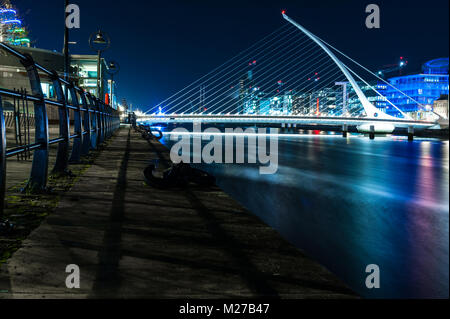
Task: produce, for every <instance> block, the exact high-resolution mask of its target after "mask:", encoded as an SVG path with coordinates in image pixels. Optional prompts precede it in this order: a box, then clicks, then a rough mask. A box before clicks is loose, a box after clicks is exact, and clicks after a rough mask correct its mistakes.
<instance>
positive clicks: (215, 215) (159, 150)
mask: <svg viewBox="0 0 450 319" xmlns="http://www.w3.org/2000/svg"><path fill="white" fill-rule="evenodd" d="M155 158H162V159H167V158H168V152H167V150H166V149H165V148H164V146H162V145H161V144H159V143H158V142H151V143H147V142H146V141H144V140H143V139H141V138H140V136H139V134H137V133H135V132H134V131H132V130H131V131H129V130H128V129H127V128H122V129H121V130H120V131H119V132H118V133H116V136H115V137H114V138H113V140H112V142H111V143H110V144H109V145H108V146H107V148H106V149H105V150H104V151H103V152H102V153H101V154H100V156H99V157H98V158H97V159H96V161H95V163H94V165H92V166H91V167H90V168H89V169H88V170H87V171H86V172H85V173H84V175H83V176H82V177H81V178H80V179H79V180H78V182H77V183H76V184H75V185H74V187H73V188H72V190H71V191H69V192H68V193H66V195H64V196H63V198H62V199H61V200H60V202H59V205H58V208H57V209H56V211H54V212H53V213H52V215H51V216H50V217H48V218H47V219H46V221H45V222H44V223H43V224H42V225H41V226H40V227H39V228H37V229H36V230H35V231H34V232H33V233H32V234H31V235H30V236H29V238H28V239H27V240H26V241H24V245H23V248H21V249H20V250H19V251H17V252H16V253H15V254H14V256H13V257H12V258H11V259H9V260H8V262H7V263H6V264H4V265H2V266H1V267H0V298H2V297H3V298H5V297H20V298H59V297H64V298H105V297H110V298H138V297H139V298H186V297H198V298H218V297H224V298H229V297H243V296H252V297H257V296H271V297H282V298H303V297H307V298H311V297H318V298H348V297H355V296H354V294H353V293H352V292H351V291H350V290H349V289H347V288H346V287H345V285H343V284H342V283H341V282H340V281H339V280H338V279H337V278H335V277H334V276H333V275H332V274H330V273H329V272H328V271H327V270H326V269H324V268H323V267H322V266H320V265H319V264H317V263H316V262H315V261H312V260H311V259H309V258H308V257H306V256H305V255H304V254H303V253H302V252H301V251H300V250H298V249H296V248H295V247H293V246H292V245H290V244H289V243H287V242H286V241H284V240H283V239H282V238H281V237H280V235H278V234H277V233H276V232H275V231H274V230H273V229H271V228H270V227H268V226H266V225H265V224H263V223H262V222H261V221H260V220H259V219H258V218H256V217H255V216H253V215H252V214H251V213H249V212H248V211H246V210H245V209H244V208H243V207H242V206H240V205H239V204H238V203H236V202H235V201H233V200H232V199H230V198H229V197H228V196H227V195H226V194H225V193H224V192H222V191H221V190H220V189H218V188H214V189H209V190H205V189H200V188H194V187H192V188H188V189H185V190H181V191H165V190H164V191H163V190H155V189H152V188H150V187H148V186H145V185H144V183H143V177H142V170H143V169H144V168H145V166H146V165H147V164H148V163H149V161H150V160H151V159H155ZM69 264H76V265H78V266H79V267H80V271H81V289H78V290H69V289H67V288H66V286H65V280H66V276H67V274H66V273H65V269H66V266H67V265H69Z"/></svg>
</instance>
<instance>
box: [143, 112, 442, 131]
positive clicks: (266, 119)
mask: <svg viewBox="0 0 450 319" xmlns="http://www.w3.org/2000/svg"><path fill="white" fill-rule="evenodd" d="M137 120H138V121H139V122H151V123H158V122H160V123H175V124H176V123H192V122H195V121H200V122H205V123H241V124H299V125H301V124H323V125H355V126H357V125H363V124H367V123H389V124H392V125H393V126H395V127H399V128H408V127H411V126H412V127H414V128H416V129H425V128H429V127H432V126H434V125H436V123H435V122H431V121H415V120H408V119H402V118H397V119H374V118H367V117H342V116H308V115H258V114H251V115H250V114H249V115H246V114H167V115H142V116H137Z"/></svg>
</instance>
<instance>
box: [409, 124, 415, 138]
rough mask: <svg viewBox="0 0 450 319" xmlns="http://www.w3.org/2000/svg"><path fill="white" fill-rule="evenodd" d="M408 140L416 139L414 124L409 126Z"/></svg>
mask: <svg viewBox="0 0 450 319" xmlns="http://www.w3.org/2000/svg"><path fill="white" fill-rule="evenodd" d="M408 141H410V142H412V141H414V126H408Z"/></svg>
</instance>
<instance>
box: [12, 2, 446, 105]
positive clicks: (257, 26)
mask: <svg viewBox="0 0 450 319" xmlns="http://www.w3.org/2000/svg"><path fill="white" fill-rule="evenodd" d="M12 2H13V4H15V5H16V7H17V8H18V9H19V11H20V14H21V16H22V18H23V19H24V20H25V23H26V25H27V26H28V27H29V29H30V30H31V38H32V40H35V45H36V46H37V47H40V48H44V49H51V50H58V51H61V49H62V45H63V32H64V30H63V23H64V0H40V1H36V0H15V1H14V0H12ZM70 2H72V3H76V4H78V5H79V6H80V9H81V29H73V30H72V31H71V40H72V41H77V42H78V44H77V45H73V46H71V52H72V53H80V54H88V53H91V52H90V49H89V46H88V40H87V39H88V38H89V35H90V34H91V33H92V32H94V31H96V29H98V28H102V29H103V30H105V31H106V32H108V33H109V35H110V37H111V39H112V46H111V48H110V50H109V51H108V52H107V53H106V57H107V58H110V59H114V60H116V61H118V62H119V63H120V65H121V71H120V74H119V75H118V77H117V80H118V94H119V96H120V97H125V98H127V100H128V101H129V102H131V103H133V105H134V106H138V107H141V108H142V109H146V108H147V107H150V106H151V105H155V104H156V103H158V102H159V101H161V100H163V99H164V98H166V97H168V96H170V95H171V94H173V93H174V92H177V91H178V90H180V89H182V88H183V87H185V86H186V85H188V84H189V83H191V82H193V81H194V80H196V79H198V78H199V77H201V76H202V75H203V74H206V73H207V72H209V71H210V70H212V69H214V68H215V67H216V66H218V65H220V64H222V63H223V62H224V61H226V60H227V59H229V58H231V57H232V56H234V55H236V54H237V53H239V52H240V51H242V50H244V49H246V48H247V47H249V46H251V45H252V44H253V43H254V42H256V41H257V40H259V39H261V38H263V37H264V36H265V35H267V34H269V33H271V32H272V31H274V30H275V29H277V28H278V27H280V26H282V25H283V24H284V23H287V22H286V21H285V20H283V19H282V17H281V14H280V11H281V10H282V9H286V10H287V14H288V15H289V16H290V17H291V18H293V19H294V20H296V21H298V22H299V23H301V24H302V25H303V26H305V27H306V28H308V29H309V30H310V31H311V32H313V33H315V34H316V35H318V36H319V37H321V38H322V39H324V40H326V41H327V42H329V43H330V44H332V45H334V46H336V47H337V48H339V49H340V50H341V51H343V52H345V53H347V54H349V55H350V56H351V57H353V58H355V59H356V60H358V61H359V62H360V63H362V64H364V65H365V66H367V67H369V68H371V69H373V70H377V69H378V68H380V66H383V65H386V64H392V63H396V62H397V60H398V58H399V57H400V56H406V57H408V59H409V66H408V71H413V70H414V69H419V68H420V65H421V64H422V63H423V62H425V61H426V60H429V59H433V58H438V57H448V55H449V53H448V52H449V31H448V29H449V8H448V6H449V1H448V0H427V1H424V0H420V1H419V0H409V1H397V0H390V1H374V0H367V1H362V0H342V1H338V0H335V1H325V0H323V1H322V0H315V1H302V0H296V1H293V0H288V1H282V0H281V1H279V0H273V1H265V0H259V1H245V0H240V1H235V0H228V1H222V0H197V1H173V0H160V1H152V0H148V1H147V0H139V1H138V0H122V1H117V0H73V1H70ZM370 3H376V4H378V5H379V6H380V9H381V28H380V29H370V30H369V29H367V28H366V27H365V19H366V15H367V14H366V13H365V7H366V6H367V5H368V4H370Z"/></svg>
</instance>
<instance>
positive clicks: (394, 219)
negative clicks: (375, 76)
mask: <svg viewBox="0 0 450 319" xmlns="http://www.w3.org/2000/svg"><path fill="white" fill-rule="evenodd" d="M169 136H170V135H169V134H167V135H165V137H164V138H163V140H162V142H163V143H164V144H166V145H167V146H168V147H170V146H171V145H173V143H174V142H173V141H170V138H169ZM259 166H260V165H259V164H202V165H201V167H202V168H204V169H206V170H208V171H210V172H212V173H213V174H214V175H215V176H216V178H217V184H218V186H220V187H221V188H222V189H223V190H224V191H226V192H227V193H228V194H230V195H231V196H232V197H233V198H234V199H235V200H237V201H239V202H240V203H241V204H242V205H244V206H245V207H247V208H248V209H249V210H250V211H251V212H253V213H254V214H256V215H257V216H258V217H260V218H261V219H262V220H263V221H264V222H265V223H267V224H268V225H270V226H271V227H273V228H274V229H276V230H277V231H278V232H279V233H280V234H281V235H282V236H283V237H284V238H285V239H287V240H288V241H290V242H291V243H293V244H294V245H296V246H297V247H298V248H300V249H302V250H303V251H304V252H306V253H307V254H308V255H309V256H311V257H312V258H313V259H315V260H317V261H318V262H320V263H321V264H322V265H324V266H325V267H326V268H328V269H329V270H330V271H331V272H333V273H334V274H336V275H337V276H338V277H339V278H341V279H342V280H343V281H344V282H345V283H346V284H347V285H348V286H349V287H350V288H352V289H353V290H354V291H355V292H357V293H358V294H360V295H361V296H363V297H366V298H431V297H433V298H448V297H449V293H448V285H449V278H448V271H449V250H448V248H449V224H448V221H449V142H448V141H441V140H438V139H416V140H415V141H414V142H408V141H407V140H406V139H405V138H403V137H395V136H386V137H377V138H376V139H375V140H369V138H368V137H365V136H363V135H358V134H354V135H350V136H349V137H348V138H342V137H341V136H340V135H335V134H332V133H319V132H304V133H300V134H299V133H296V134H282V135H281V136H280V137H279V140H278V171H277V173H276V174H273V175H261V174H260V171H259ZM372 264H375V265H377V266H378V267H379V269H380V288H379V289H368V288H367V287H366V277H367V276H368V275H369V274H368V273H366V267H367V266H368V265H372Z"/></svg>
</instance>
